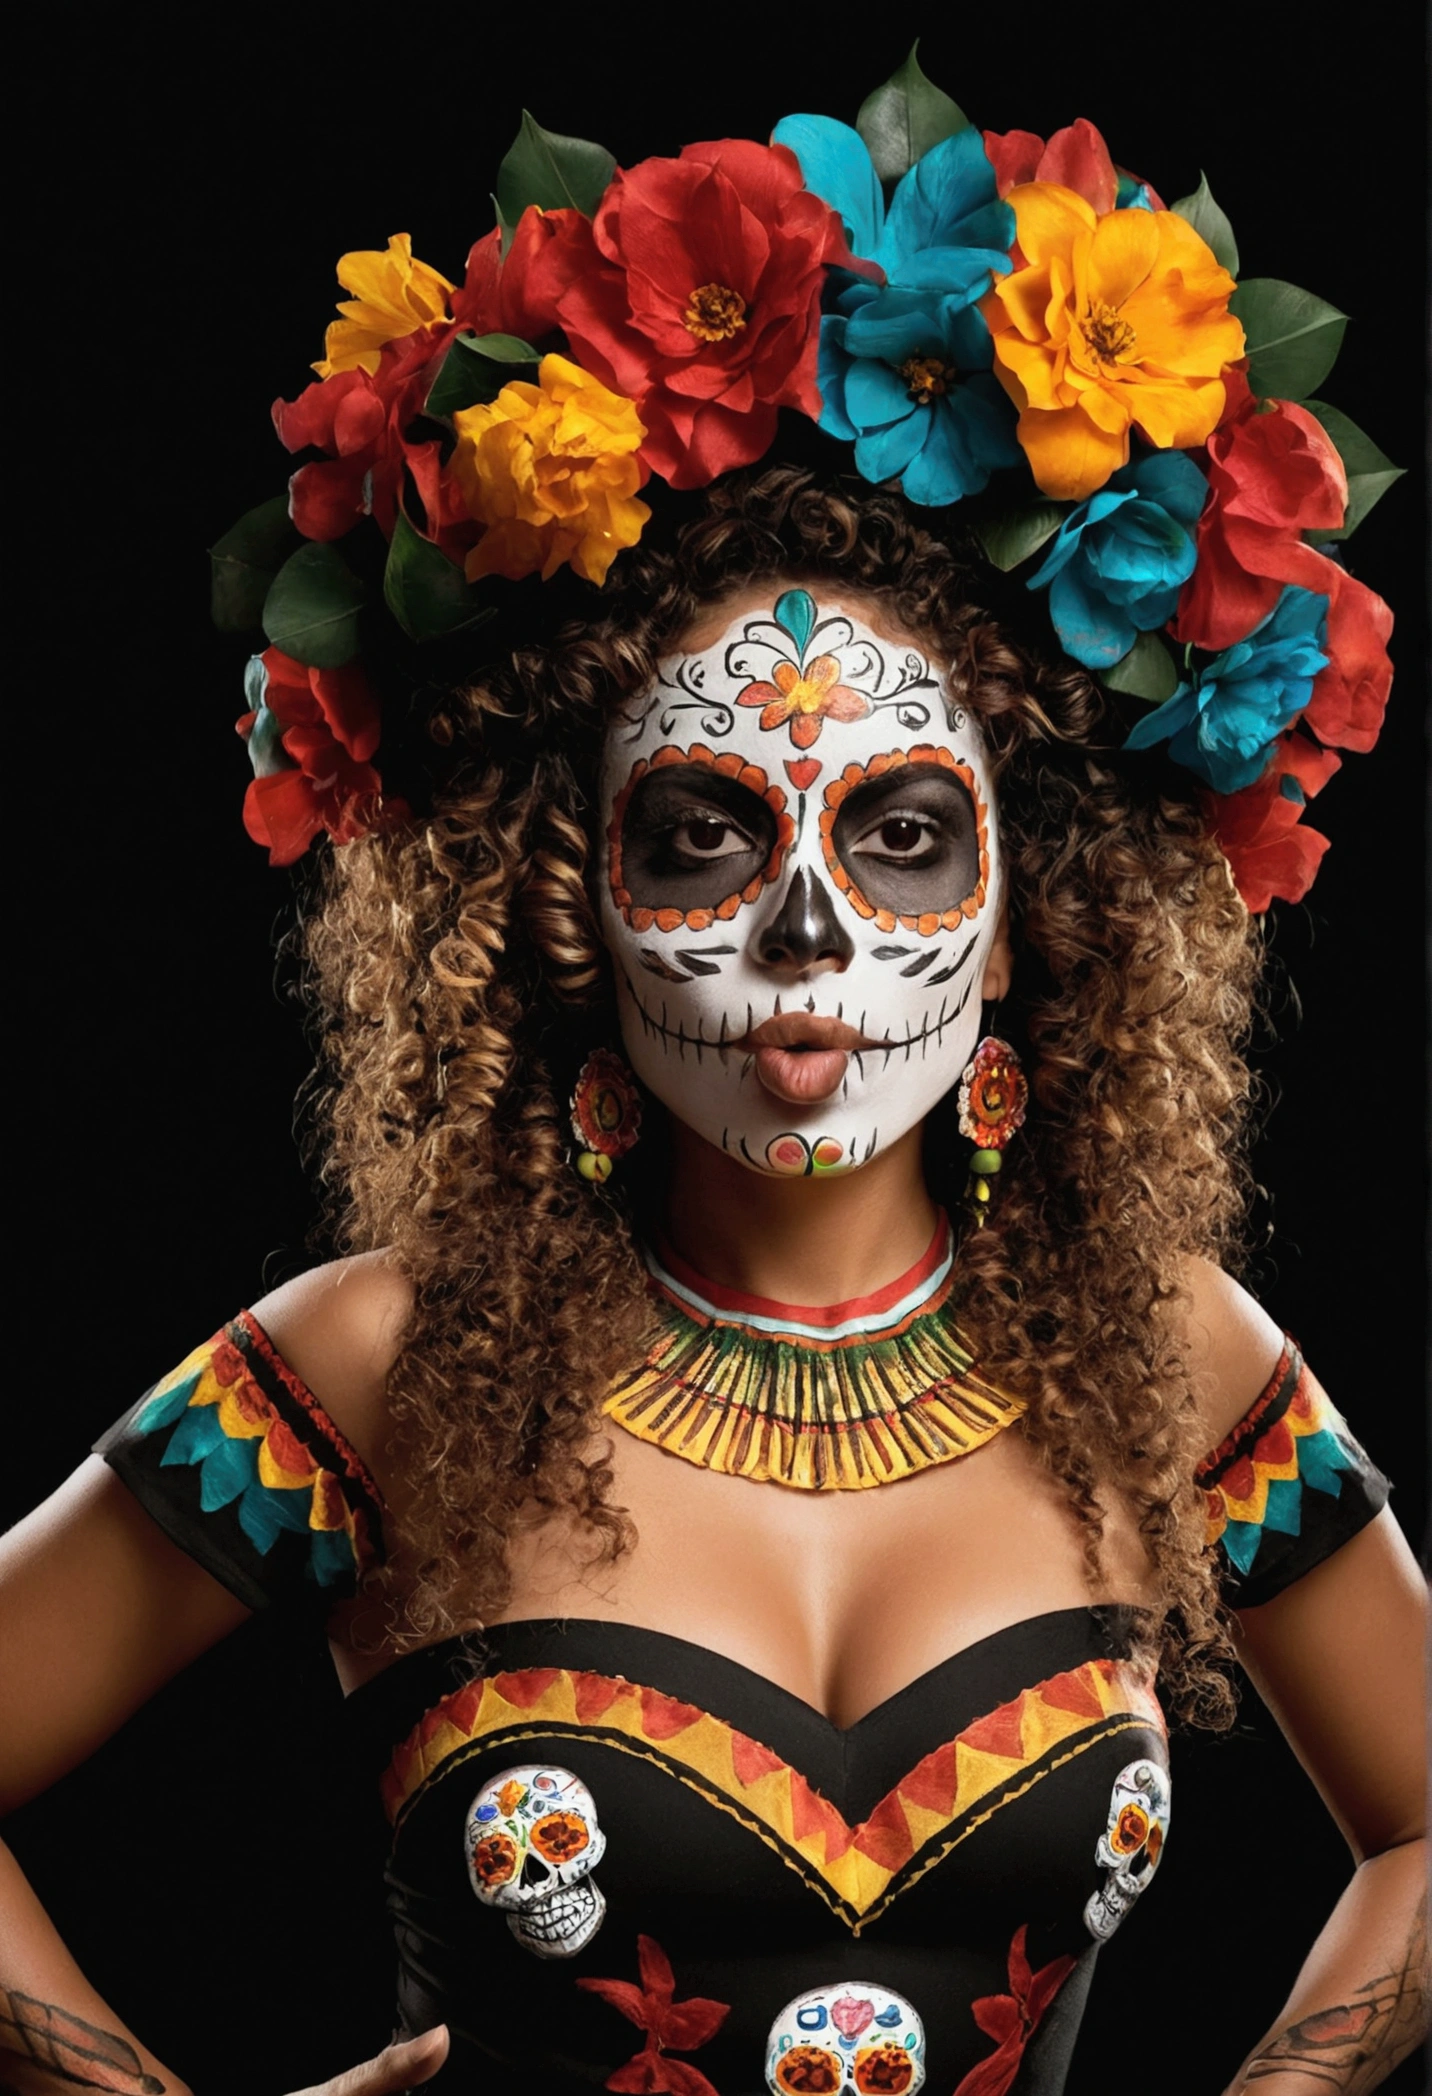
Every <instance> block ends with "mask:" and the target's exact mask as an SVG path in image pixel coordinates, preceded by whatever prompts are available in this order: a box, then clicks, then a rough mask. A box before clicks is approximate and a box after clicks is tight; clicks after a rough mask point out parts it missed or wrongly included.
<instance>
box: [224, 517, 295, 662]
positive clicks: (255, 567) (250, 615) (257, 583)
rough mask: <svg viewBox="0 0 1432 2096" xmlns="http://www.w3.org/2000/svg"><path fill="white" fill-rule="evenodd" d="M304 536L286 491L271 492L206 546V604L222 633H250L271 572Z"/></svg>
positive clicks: (260, 607)
mask: <svg viewBox="0 0 1432 2096" xmlns="http://www.w3.org/2000/svg"><path fill="white" fill-rule="evenodd" d="M302 543H303V541H302V538H301V537H300V535H299V533H298V531H297V530H296V529H295V528H294V525H293V523H292V521H291V519H290V517H289V514H288V497H287V496H286V495H275V497H274V499H273V501H272V502H261V503H260V504H259V506H258V508H257V509H251V510H249V511H248V512H247V513H246V514H245V515H244V516H242V517H240V519H239V521H238V523H237V524H235V525H234V526H233V528H232V529H231V530H229V531H226V532H225V533H224V536H223V537H222V538H221V539H219V540H217V541H216V542H215V544H214V545H212V546H211V547H210V548H209V564H210V573H211V580H210V590H209V609H210V612H211V613H212V616H213V620H214V624H215V625H216V626H217V627H218V628H219V631H220V632H221V633H249V632H252V630H253V628H254V627H255V626H257V625H258V624H259V623H260V621H261V620H262V617H263V608H264V599H265V597H267V595H268V593H269V588H270V585H271V584H272V582H273V579H274V576H275V575H276V574H277V573H278V571H279V569H280V568H281V567H282V566H283V564H284V562H285V561H286V560H287V559H288V556H289V554H290V553H292V552H293V550H294V548H295V547H296V546H300V545H302Z"/></svg>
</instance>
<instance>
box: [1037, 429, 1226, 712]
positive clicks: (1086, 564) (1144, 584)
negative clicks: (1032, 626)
mask: <svg viewBox="0 0 1432 2096" xmlns="http://www.w3.org/2000/svg"><path fill="white" fill-rule="evenodd" d="M1207 493H1208V484H1207V482H1206V481H1205V480H1204V477H1203V475H1202V474H1201V473H1200V472H1199V470H1198V468H1197V466H1195V465H1194V463H1193V460H1192V459H1191V458H1189V457H1188V455H1187V454H1186V453H1185V452H1182V451H1154V452H1150V453H1149V455H1148V456H1147V457H1146V458H1140V459H1135V460H1133V461H1132V462H1131V463H1130V464H1129V465H1127V466H1124V467H1121V468H1120V470H1119V471H1118V472H1117V473H1115V474H1114V475H1112V477H1111V478H1110V479H1109V480H1108V482H1107V483H1106V484H1105V486H1103V487H1102V488H1100V490H1099V492H1098V494H1097V495H1091V496H1090V497H1089V498H1088V500H1087V501H1085V502H1081V503H1079V504H1078V506H1077V507H1076V508H1074V509H1072V510H1070V512H1069V514H1068V516H1067V517H1066V518H1065V519H1064V522H1063V523H1062V524H1061V525H1060V527H1059V532H1058V535H1057V537H1056V538H1055V540H1054V543H1053V545H1052V546H1051V547H1050V549H1049V552H1048V554H1047V556H1046V557H1045V560H1044V563H1043V565H1042V567H1041V568H1040V569H1039V572H1038V573H1037V574H1035V575H1031V576H1030V578H1029V587H1030V588H1031V589H1043V588H1044V587H1045V585H1046V584H1048V585H1049V616H1050V618H1051V619H1053V621H1054V625H1055V629H1056V631H1057V632H1058V635H1059V638H1060V640H1061V641H1062V642H1063V644H1064V646H1065V648H1066V649H1067V651H1068V652H1069V654H1071V655H1072V656H1073V657H1074V659H1075V661H1076V662H1082V663H1085V664H1086V665H1087V666H1088V668H1090V669H1091V670H1102V669H1107V668H1108V667H1109V666H1110V664H1111V663H1115V662H1118V661H1119V660H1120V658H1121V657H1122V656H1124V655H1127V654H1128V652H1129V650H1130V648H1131V647H1132V646H1133V645H1134V641H1135V639H1136V637H1137V636H1138V635H1139V634H1140V633H1148V632H1150V631H1152V629H1153V628H1154V627H1155V626H1162V625H1163V624H1164V622H1165V620H1166V619H1170V618H1172V617H1173V613H1174V607H1175V606H1176V604H1177V602H1178V593H1179V591H1180V589H1181V588H1182V587H1183V585H1184V583H1185V582H1187V580H1188V578H1189V576H1190V575H1191V574H1192V573H1193V568H1194V561H1195V557H1196V554H1195V547H1194V540H1193V527H1194V525H1195V524H1196V523H1197V522H1198V518H1199V512H1200V511H1201V510H1202V508H1203V504H1204V498H1205V496H1206V495H1207Z"/></svg>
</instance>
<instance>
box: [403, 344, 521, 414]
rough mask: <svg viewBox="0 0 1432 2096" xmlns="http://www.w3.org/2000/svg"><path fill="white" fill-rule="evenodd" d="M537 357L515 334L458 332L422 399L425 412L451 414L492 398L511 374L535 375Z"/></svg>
mask: <svg viewBox="0 0 1432 2096" xmlns="http://www.w3.org/2000/svg"><path fill="white" fill-rule="evenodd" d="M538 362H539V358H538V355H537V352H536V350H535V349H534V348H533V347H532V345H531V343H530V342H521V341H519V340H518V338H517V336H516V335H458V336H456V337H455V338H454V341H453V344H452V347H451V348H450V349H449V351H448V353H447V355H446V356H445V357H444V358H443V360H442V366H441V369H440V370H439V372H438V375H437V377H436V378H435V379H434V380H433V382H432V385H431V387H430V388H429V390H428V397H427V399H426V401H425V402H424V403H423V413H424V414H425V415H455V414H457V412H458V410H459V409H460V408H475V407H477V406H478V405H479V404H480V403H481V402H484V401H488V400H496V398H497V396H498V394H499V393H500V392H501V391H502V389H503V387H504V386H505V385H507V384H508V383H509V381H510V380H512V379H514V378H526V379H535V378H536V376H537V365H538Z"/></svg>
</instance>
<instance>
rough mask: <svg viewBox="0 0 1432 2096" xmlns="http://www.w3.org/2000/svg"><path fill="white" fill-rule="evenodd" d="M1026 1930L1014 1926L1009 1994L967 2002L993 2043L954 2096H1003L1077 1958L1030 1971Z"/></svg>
mask: <svg viewBox="0 0 1432 2096" xmlns="http://www.w3.org/2000/svg"><path fill="white" fill-rule="evenodd" d="M1027 1933H1028V1929H1027V1926H1026V1927H1025V1928H1020V1929H1016V1931H1015V1935H1014V1941H1013V1942H1012V1943H1011V1944H1010V1946H1009V1992H1008V1994H984V1995H981V1996H980V1998H979V2000H978V2001H975V2002H972V2003H971V2004H970V2013H971V2014H972V2015H973V2017H974V2019H975V2022H976V2023H977V2024H978V2025H979V2027H980V2029H981V2030H982V2031H983V2032H984V2033H985V2035H986V2037H990V2038H993V2039H994V2040H995V2041H996V2045H995V2050H994V2051H993V2052H992V2053H990V2055H989V2057H988V2058H987V2059H983V2060H981V2061H980V2062H979V2064H978V2065H977V2066H975V2067H971V2069H970V2071H969V2073H968V2074H967V2075H966V2076H965V2077H964V2079H963V2081H961V2082H960V2084H959V2086H958V2087H957V2088H956V2090H955V2092H954V2096H1005V2092H1006V2090H1007V2089H1009V2088H1011V2087H1012V2086H1013V2083H1014V2077H1015V2075H1016V2074H1018V2072H1019V2063H1020V2061H1021V2060H1022V2059H1023V2058H1024V2048H1025V2046H1026V2045H1028V2043H1029V2041H1030V2039H1031V2038H1032V2037H1033V2036H1034V2033H1035V2032H1036V2030H1038V2028H1039V2025H1040V2022H1041V2021H1042V2019H1043V2016H1044V2012H1045V2010H1046V2009H1047V2008H1048V2007H1049V2004H1050V2003H1051V2002H1052V2001H1053V1999H1054V1997H1055V1995H1056V1994H1057V1993H1058V1992H1059V1989H1060V1988H1061V1987H1062V1986H1063V1985H1064V1982H1065V1980H1067V1979H1068V1977H1069V1975H1070V1973H1071V1972H1072V1971H1073V1970H1074V1966H1075V1962H1076V1961H1075V1960H1074V1959H1073V1958H1070V1957H1063V1958H1052V1959H1051V1960H1050V1962H1049V1963H1048V1964H1047V1965H1041V1966H1040V1968H1039V1970H1038V1972H1031V1970H1030V1966H1029V1958H1028V1956H1027V1954H1026V1952H1025V1947H1024V1940H1025V1936H1026V1934H1027Z"/></svg>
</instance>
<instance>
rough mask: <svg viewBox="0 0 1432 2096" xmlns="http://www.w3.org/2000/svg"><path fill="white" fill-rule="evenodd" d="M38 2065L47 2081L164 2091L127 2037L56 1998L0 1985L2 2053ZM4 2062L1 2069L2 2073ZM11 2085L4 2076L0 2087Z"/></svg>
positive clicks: (149, 2094) (132, 2095)
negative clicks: (75, 2012) (88, 2020)
mask: <svg viewBox="0 0 1432 2096" xmlns="http://www.w3.org/2000/svg"><path fill="white" fill-rule="evenodd" d="M5 2053H9V2054H10V2055H11V2057H12V2058H13V2057H14V2056H15V2055H16V2054H17V2053H18V2054H19V2056H20V2058H21V2059H23V2060H25V2061H27V2062H29V2063H31V2064H32V2065H33V2066H35V2067H38V2068H39V2069H40V2071H41V2073H42V2074H43V2076H44V2077H45V2080H46V2082H47V2083H49V2082H53V2083H55V2084H57V2085H60V2086H63V2087H67V2088H73V2089H105V2090H108V2091H110V2092H111V2096H164V2083H163V2082H162V2081H160V2079H159V2077H158V2076H157V2075H155V2074H147V2073H146V2072H145V2069H144V2062H143V2061H142V2060H141V2059H140V2057H139V2054H138V2053H137V2052H136V2051H135V2049H134V2047H133V2046H132V2045H131V2044H130V2042H129V2040H128V2039H127V2038H122V2037H121V2036H120V2035H119V2033H118V2032H117V2031H105V2030H101V2029H100V2028H99V2026H98V2025H97V2024H94V2023H86V2021H85V2019H84V2017H83V2016H72V2015H71V2014H70V2012H69V2010H68V2009H62V2008H59V2007H58V2006H57V2005H56V2004H55V2003H54V2002H47V2001H36V2000H35V1999H34V1998H33V1996H31V1995H29V1994H18V1993H16V1992H14V1991H13V1990H7V1989H6V1988H4V1987H0V2055H3V2054H5ZM3 2071H4V2069H3V2062H0V2074H3ZM10 2086H11V2084H10V2083H9V2082H8V2081H0V2089H7V2088H9V2087H10Z"/></svg>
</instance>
